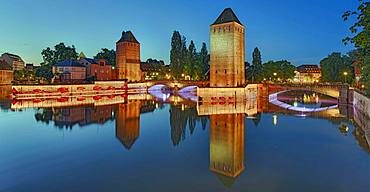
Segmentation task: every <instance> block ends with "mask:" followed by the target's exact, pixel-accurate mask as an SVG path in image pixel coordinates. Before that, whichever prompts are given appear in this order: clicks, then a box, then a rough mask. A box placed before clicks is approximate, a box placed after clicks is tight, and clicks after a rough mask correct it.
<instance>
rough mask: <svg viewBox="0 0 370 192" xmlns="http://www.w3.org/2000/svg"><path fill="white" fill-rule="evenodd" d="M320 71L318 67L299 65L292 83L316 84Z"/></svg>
mask: <svg viewBox="0 0 370 192" xmlns="http://www.w3.org/2000/svg"><path fill="white" fill-rule="evenodd" d="M320 78H321V69H320V67H319V66H318V65H301V66H299V67H297V70H296V71H295V78H294V81H295V82H298V83H318V82H319V81H320Z"/></svg>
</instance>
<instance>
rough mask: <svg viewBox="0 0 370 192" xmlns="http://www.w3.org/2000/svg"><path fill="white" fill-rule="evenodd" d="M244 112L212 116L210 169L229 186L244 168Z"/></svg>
mask: <svg viewBox="0 0 370 192" xmlns="http://www.w3.org/2000/svg"><path fill="white" fill-rule="evenodd" d="M244 117H245V115H244V114H221V115H211V116H210V122H211V123H210V146H209V157H210V158H209V159H210V166H209V169H210V170H211V171H212V172H214V173H216V175H217V177H218V178H219V179H220V181H221V182H222V183H223V184H224V185H225V186H228V187H231V185H232V184H233V183H234V181H235V178H236V177H238V176H239V175H240V174H241V173H242V171H243V170H244V126H245V124H244Z"/></svg>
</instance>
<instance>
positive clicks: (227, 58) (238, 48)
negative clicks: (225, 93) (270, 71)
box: [210, 8, 245, 87]
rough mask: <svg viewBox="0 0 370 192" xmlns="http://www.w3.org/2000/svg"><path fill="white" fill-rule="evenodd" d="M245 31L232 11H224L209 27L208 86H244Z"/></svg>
mask: <svg viewBox="0 0 370 192" xmlns="http://www.w3.org/2000/svg"><path fill="white" fill-rule="evenodd" d="M244 33H245V29H244V26H243V25H242V24H241V22H240V21H239V20H238V18H237V17H236V15H235V14H234V12H233V11H232V9H230V8H227V9H225V10H224V11H223V12H222V14H221V15H220V16H219V17H218V18H217V20H216V21H215V22H214V23H213V24H212V25H211V27H210V34H211V35H210V86H211V87H241V86H244V85H245V63H244V49H245V47H244Z"/></svg>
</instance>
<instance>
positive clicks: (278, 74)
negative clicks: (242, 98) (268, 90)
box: [246, 47, 296, 83]
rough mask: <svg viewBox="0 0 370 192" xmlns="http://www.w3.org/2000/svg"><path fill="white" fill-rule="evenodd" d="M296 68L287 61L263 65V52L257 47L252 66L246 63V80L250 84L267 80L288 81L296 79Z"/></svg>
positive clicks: (271, 61) (254, 51) (270, 62)
mask: <svg viewBox="0 0 370 192" xmlns="http://www.w3.org/2000/svg"><path fill="white" fill-rule="evenodd" d="M295 70H296V67H295V66H294V65H292V64H291V63H290V62H289V61H287V60H280V61H273V60H270V61H268V62H266V63H262V58H261V52H260V50H259V49H258V48H257V47H256V48H255V49H254V50H253V54H252V65H251V64H249V63H248V62H246V79H247V80H248V81H250V82H253V83H255V82H257V83H258V82H262V81H266V80H278V79H280V80H282V81H285V80H288V79H291V80H292V79H293V78H294V75H295V73H294V71H295Z"/></svg>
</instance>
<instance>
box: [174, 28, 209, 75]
mask: <svg viewBox="0 0 370 192" xmlns="http://www.w3.org/2000/svg"><path fill="white" fill-rule="evenodd" d="M170 68H171V74H172V75H173V77H174V78H175V79H180V78H183V77H184V76H190V78H191V79H192V80H205V79H207V76H206V73H207V72H208V71H209V54H208V50H207V46H206V43H204V42H203V43H202V48H201V50H200V52H197V49H196V47H195V44H194V41H192V40H191V41H190V44H189V46H187V42H186V37H185V36H182V35H181V34H180V32H178V31H174V32H173V34H172V38H171V50H170Z"/></svg>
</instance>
